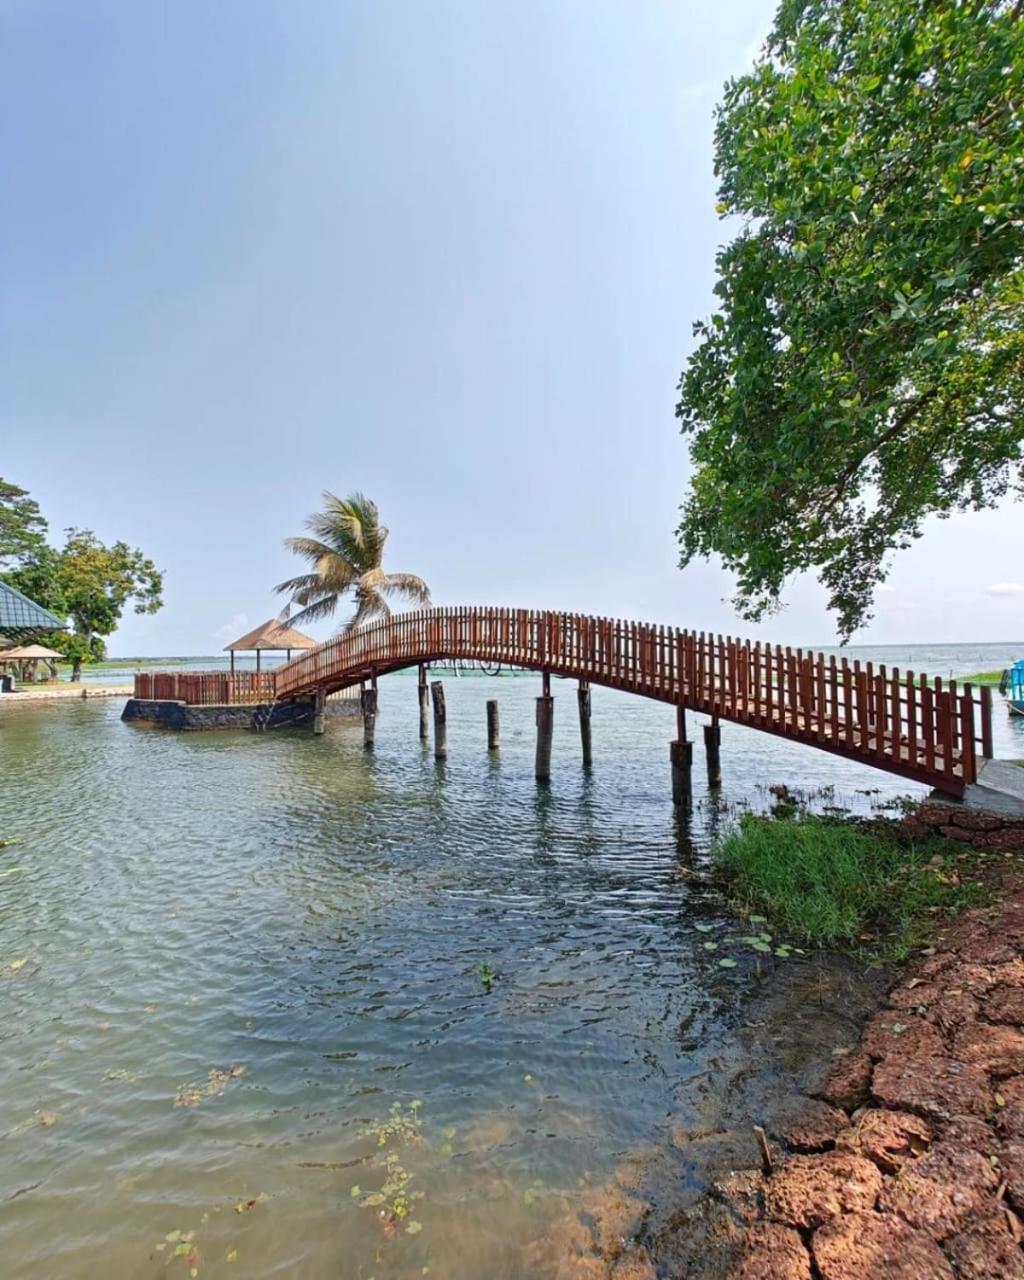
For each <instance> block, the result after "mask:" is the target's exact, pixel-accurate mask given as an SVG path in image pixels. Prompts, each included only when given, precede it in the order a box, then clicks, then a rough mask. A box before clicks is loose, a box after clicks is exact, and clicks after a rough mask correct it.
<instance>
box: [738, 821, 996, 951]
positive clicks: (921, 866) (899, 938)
mask: <svg viewBox="0 0 1024 1280" xmlns="http://www.w3.org/2000/svg"><path fill="white" fill-rule="evenodd" d="M714 854H715V860H716V863H717V865H718V867H719V868H720V870H721V871H722V873H723V874H724V876H725V877H726V879H727V881H728V883H729V886H730V889H731V891H732V893H733V895H734V897H736V898H737V899H738V900H739V901H740V903H741V904H742V905H743V907H744V908H746V909H747V910H754V909H757V910H759V911H763V912H764V913H765V914H766V915H767V916H768V917H769V919H771V920H772V921H773V923H775V924H776V926H777V927H779V928H782V929H784V930H786V931H787V932H788V933H790V934H792V935H794V936H795V937H797V938H799V939H801V940H802V941H805V942H809V943H811V944H813V945H815V946H822V947H835V946H844V945H847V946H848V945H851V944H852V945H854V946H857V947H862V946H864V944H865V943H867V944H871V946H872V947H873V948H874V949H880V950H882V951H884V952H885V953H886V955H887V957H888V958H891V959H900V958H902V957H903V956H905V955H906V954H907V952H908V951H909V950H910V949H911V948H912V947H914V946H916V945H919V944H920V943H921V942H922V941H923V940H924V939H925V938H926V937H927V936H928V933H929V932H930V930H931V929H932V928H934V925H935V923H936V916H939V915H942V914H945V913H948V912H951V911H955V910H958V909H960V908H962V907H964V906H966V905H968V904H969V903H970V902H975V901H978V899H979V898H980V897H981V892H982V891H981V890H980V888H979V887H978V886H977V884H975V883H969V884H965V883H963V877H964V874H965V872H966V871H967V870H968V858H967V855H964V854H963V853H961V852H959V851H954V850H952V849H951V848H950V847H949V846H947V845H945V844H944V843H941V842H936V841H927V842H925V843H917V844H911V843H909V842H906V841H903V840H899V839H897V838H896V837H895V833H894V831H893V830H892V827H891V825H888V824H884V823H880V822H876V823H872V824H868V823H855V822H849V821H843V820H837V819H832V818H820V817H814V816H809V815H800V816H797V817H785V818H764V817H758V816H755V815H752V814H746V815H744V817H743V818H742V819H741V822H740V826H739V828H738V829H737V830H735V831H733V832H730V833H729V834H727V835H725V836H723V837H722V838H721V839H720V840H719V841H718V843H717V845H716V846H715V850H714Z"/></svg>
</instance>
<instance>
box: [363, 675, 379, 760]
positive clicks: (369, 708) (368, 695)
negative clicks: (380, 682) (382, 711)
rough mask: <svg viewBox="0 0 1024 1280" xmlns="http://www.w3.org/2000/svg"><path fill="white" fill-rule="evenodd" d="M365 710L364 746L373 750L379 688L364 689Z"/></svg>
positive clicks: (368, 749)
mask: <svg viewBox="0 0 1024 1280" xmlns="http://www.w3.org/2000/svg"><path fill="white" fill-rule="evenodd" d="M360 705H361V707H362V711H363V746H364V747H365V748H366V750H367V751H372V750H373V740H374V734H375V730H376V726H377V690H376V688H373V689H364V690H363V691H362V694H361V695H360Z"/></svg>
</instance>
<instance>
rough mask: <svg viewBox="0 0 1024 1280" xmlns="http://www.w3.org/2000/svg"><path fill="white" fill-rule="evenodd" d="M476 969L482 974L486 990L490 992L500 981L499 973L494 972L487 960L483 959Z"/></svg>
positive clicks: (481, 979) (481, 977) (481, 978)
mask: <svg viewBox="0 0 1024 1280" xmlns="http://www.w3.org/2000/svg"><path fill="white" fill-rule="evenodd" d="M476 971H477V973H478V974H479V975H480V981H481V982H482V983H483V986H484V990H485V991H487V992H489V991H490V990H491V988H492V987H493V986H494V984H495V983H496V982H497V981H498V974H496V973H495V972H494V970H493V969H492V968H491V966H490V965H489V964H488V963H487V961H486V960H481V962H480V963H479V964H478V965H477V967H476Z"/></svg>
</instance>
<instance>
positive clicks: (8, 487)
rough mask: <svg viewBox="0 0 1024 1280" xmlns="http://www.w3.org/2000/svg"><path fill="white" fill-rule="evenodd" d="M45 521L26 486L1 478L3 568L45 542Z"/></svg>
mask: <svg viewBox="0 0 1024 1280" xmlns="http://www.w3.org/2000/svg"><path fill="white" fill-rule="evenodd" d="M46 527H47V526H46V520H45V519H44V518H43V515H42V513H41V512H40V510H39V504H38V502H36V500H35V499H34V498H32V497H30V496H29V493H28V491H27V490H26V489H20V488H19V487H18V486H17V485H16V484H11V483H9V482H8V481H7V480H3V479H0V569H11V568H13V567H16V566H17V565H18V564H20V563H21V562H22V561H24V560H26V559H28V558H29V557H31V556H32V555H34V554H35V553H36V552H38V551H39V550H40V548H41V547H42V546H43V545H44V544H45V542H46Z"/></svg>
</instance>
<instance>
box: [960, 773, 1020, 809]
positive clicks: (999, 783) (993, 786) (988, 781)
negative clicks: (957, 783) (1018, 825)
mask: <svg viewBox="0 0 1024 1280" xmlns="http://www.w3.org/2000/svg"><path fill="white" fill-rule="evenodd" d="M964 804H965V805H968V806H970V808H972V809H987V810H988V811H989V812H990V813H1000V814H1006V815H1007V816H1009V817H1015V818H1022V817H1024V768H1021V766H1020V765H1019V764H1015V763H1013V762H1012V761H1010V760H987V761H986V762H985V763H984V764H983V765H982V766H981V768H980V770H979V771H978V781H977V782H976V783H974V784H973V785H972V786H969V787H965V788H964Z"/></svg>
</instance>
